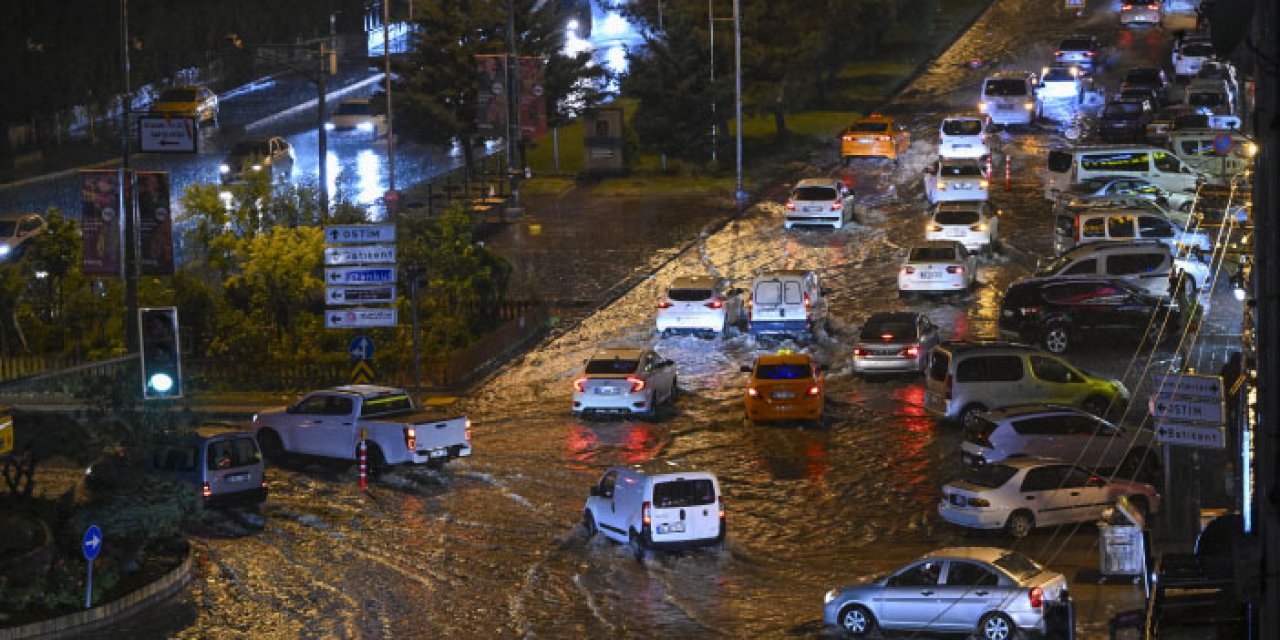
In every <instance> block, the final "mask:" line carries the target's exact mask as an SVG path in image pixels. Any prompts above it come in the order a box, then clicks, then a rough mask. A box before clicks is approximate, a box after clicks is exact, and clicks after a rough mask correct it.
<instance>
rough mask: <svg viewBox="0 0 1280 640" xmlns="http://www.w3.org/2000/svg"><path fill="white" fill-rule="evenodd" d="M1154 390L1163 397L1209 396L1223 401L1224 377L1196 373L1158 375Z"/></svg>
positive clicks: (1211, 398)
mask: <svg viewBox="0 0 1280 640" xmlns="http://www.w3.org/2000/svg"><path fill="white" fill-rule="evenodd" d="M1154 392H1155V393H1156V394H1157V395H1160V396H1163V397H1175V396H1176V397H1182V398H1207V399H1210V400H1217V401H1219V402H1221V401H1222V378H1220V377H1218V376H1206V375H1200V374H1195V373H1171V374H1160V375H1157V376H1156V384H1155V388H1154Z"/></svg>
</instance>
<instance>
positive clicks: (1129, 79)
mask: <svg viewBox="0 0 1280 640" xmlns="http://www.w3.org/2000/svg"><path fill="white" fill-rule="evenodd" d="M1125 89H1146V90H1147V91H1150V92H1151V93H1153V94H1155V96H1156V99H1157V100H1158V101H1159V102H1160V103H1163V102H1164V100H1165V99H1166V98H1167V97H1168V93H1169V76H1166V75H1165V73H1164V69H1161V68H1159V67H1134V68H1132V69H1129V70H1128V71H1126V72H1125V74H1124V82H1122V83H1121V84H1120V90H1121V91H1124V90H1125Z"/></svg>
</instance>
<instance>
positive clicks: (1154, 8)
mask: <svg viewBox="0 0 1280 640" xmlns="http://www.w3.org/2000/svg"><path fill="white" fill-rule="evenodd" d="M1147 8H1148V9H1150V10H1152V11H1155V10H1156V9H1159V8H1160V5H1158V4H1149V5H1147Z"/></svg>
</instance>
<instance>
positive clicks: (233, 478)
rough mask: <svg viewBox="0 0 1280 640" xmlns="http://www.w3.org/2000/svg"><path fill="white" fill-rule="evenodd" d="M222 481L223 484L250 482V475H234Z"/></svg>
mask: <svg viewBox="0 0 1280 640" xmlns="http://www.w3.org/2000/svg"><path fill="white" fill-rule="evenodd" d="M222 481H223V482H248V481H249V474H247V473H237V474H234V475H229V476H225V477H224V478H222Z"/></svg>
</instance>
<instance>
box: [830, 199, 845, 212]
mask: <svg viewBox="0 0 1280 640" xmlns="http://www.w3.org/2000/svg"><path fill="white" fill-rule="evenodd" d="M843 208H844V203H843V202H841V201H839V200H836V201H835V202H832V203H831V210H832V211H839V210H841V209H843Z"/></svg>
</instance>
